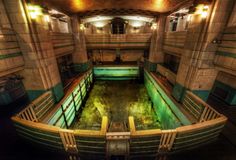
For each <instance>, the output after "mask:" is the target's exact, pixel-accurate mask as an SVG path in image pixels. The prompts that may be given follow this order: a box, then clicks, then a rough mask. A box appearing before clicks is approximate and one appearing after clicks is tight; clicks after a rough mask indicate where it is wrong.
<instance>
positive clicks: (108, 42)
mask: <svg viewBox="0 0 236 160" xmlns="http://www.w3.org/2000/svg"><path fill="white" fill-rule="evenodd" d="M85 38H86V45H87V48H133V47H135V48H149V46H150V42H151V34H149V33H148V34H116V35H115V34H87V35H85Z"/></svg>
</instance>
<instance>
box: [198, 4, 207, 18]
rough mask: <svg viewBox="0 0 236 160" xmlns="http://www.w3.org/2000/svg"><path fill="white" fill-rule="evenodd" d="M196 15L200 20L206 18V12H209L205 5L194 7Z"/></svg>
mask: <svg viewBox="0 0 236 160" xmlns="http://www.w3.org/2000/svg"><path fill="white" fill-rule="evenodd" d="M196 9H197V10H196V12H195V13H196V14H200V15H201V16H202V18H206V17H207V16H208V10H209V6H207V5H203V4H199V5H198V6H197V7H196Z"/></svg>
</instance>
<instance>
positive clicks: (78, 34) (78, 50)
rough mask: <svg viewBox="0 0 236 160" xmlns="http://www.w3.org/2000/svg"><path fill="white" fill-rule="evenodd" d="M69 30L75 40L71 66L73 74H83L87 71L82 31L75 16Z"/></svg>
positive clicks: (87, 62) (88, 63)
mask: <svg viewBox="0 0 236 160" xmlns="http://www.w3.org/2000/svg"><path fill="white" fill-rule="evenodd" d="M71 28H72V32H73V35H74V40H75V52H74V53H73V64H74V71H75V72H85V71H87V70H88V69H89V66H90V62H89V61H88V56H87V50H86V43H85V36H84V31H83V30H82V29H80V22H79V19H78V17H77V16H73V17H72V19H71Z"/></svg>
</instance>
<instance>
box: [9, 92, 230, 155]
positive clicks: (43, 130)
mask: <svg viewBox="0 0 236 160" xmlns="http://www.w3.org/2000/svg"><path fill="white" fill-rule="evenodd" d="M70 94H71V93H68V95H70ZM68 95H67V96H68ZM187 95H188V96H189V95H190V97H191V100H192V99H194V101H196V102H197V103H201V104H202V105H203V107H204V110H203V112H202V113H201V114H200V117H201V118H200V119H199V120H200V122H199V123H196V124H192V125H186V126H181V127H177V128H176V129H172V130H161V129H149V130H136V127H135V123H134V118H133V117H129V120H128V122H129V131H128V132H124V133H114V134H111V133H109V132H107V131H108V118H107V117H103V119H102V124H101V129H100V130H70V129H62V128H61V127H57V126H52V125H48V124H43V123H40V122H38V121H37V117H36V116H35V115H36V114H35V112H34V109H33V108H32V104H31V105H30V106H29V107H27V108H26V109H24V110H23V111H21V112H20V113H19V114H18V115H16V116H13V117H12V120H13V121H14V124H15V126H16V129H17V132H18V133H19V135H20V136H22V137H23V138H25V139H28V140H30V141H32V142H34V143H37V144H38V145H42V146H44V147H47V148H49V149H54V150H57V151H64V152H69V153H72V154H79V156H80V157H83V156H84V157H86V156H92V157H93V158H95V159H99V158H103V159H105V157H106V151H107V148H106V147H107V145H106V143H107V141H108V140H110V139H127V140H129V141H128V142H129V154H130V157H131V159H132V158H133V159H135V158H137V157H139V156H142V157H143V156H144V157H145V156H147V157H150V156H153V157H156V156H157V155H162V154H166V153H168V152H175V151H179V150H184V149H186V148H187V149H190V148H195V147H197V146H200V145H203V144H206V143H209V142H211V141H213V140H214V139H215V138H217V136H218V135H219V134H220V132H221V130H222V128H223V127H224V124H225V123H226V121H227V118H226V117H225V116H223V115H221V114H219V113H218V112H216V111H215V110H214V109H212V108H211V107H210V106H209V105H207V104H206V103H205V102H203V101H202V100H201V99H199V98H198V97H197V96H195V95H194V94H193V93H190V92H187ZM42 97H43V96H42ZM66 98H67V97H65V98H64V100H65V99H66ZM64 100H62V102H64Z"/></svg>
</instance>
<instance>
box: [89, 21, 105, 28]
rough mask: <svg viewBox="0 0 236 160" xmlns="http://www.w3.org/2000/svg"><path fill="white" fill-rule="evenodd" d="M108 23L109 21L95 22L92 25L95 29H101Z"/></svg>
mask: <svg viewBox="0 0 236 160" xmlns="http://www.w3.org/2000/svg"><path fill="white" fill-rule="evenodd" d="M108 22H109V21H96V22H93V23H92V24H93V25H94V26H95V27H97V28H102V27H104V26H105V25H107V23H108Z"/></svg>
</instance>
